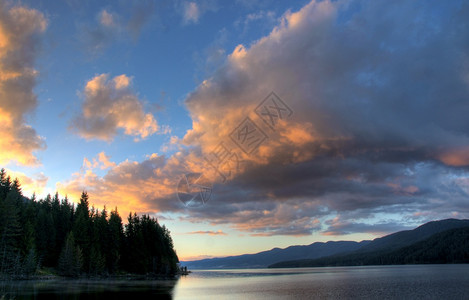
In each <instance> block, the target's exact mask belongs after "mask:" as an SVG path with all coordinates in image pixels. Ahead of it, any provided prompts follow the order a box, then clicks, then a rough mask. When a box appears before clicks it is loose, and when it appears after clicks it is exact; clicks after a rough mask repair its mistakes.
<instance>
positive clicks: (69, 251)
mask: <svg viewBox="0 0 469 300" xmlns="http://www.w3.org/2000/svg"><path fill="white" fill-rule="evenodd" d="M82 266H83V255H82V252H81V249H80V247H79V246H76V245H75V238H74V237H73V232H70V233H69V234H68V235H67V238H66V241H65V245H64V247H63V249H62V252H61V253H60V257H59V267H58V269H59V273H60V274H61V275H62V276H68V277H78V276H79V275H80V271H81V268H82Z"/></svg>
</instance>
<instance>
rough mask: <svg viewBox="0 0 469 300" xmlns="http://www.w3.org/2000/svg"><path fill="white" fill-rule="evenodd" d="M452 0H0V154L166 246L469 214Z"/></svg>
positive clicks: (36, 179) (364, 233)
mask: <svg viewBox="0 0 469 300" xmlns="http://www.w3.org/2000/svg"><path fill="white" fill-rule="evenodd" d="M468 20H469V3H468V2H467V1H462V0H461V1H458V0H454V1H431V0H426V1H410V0H409V1H404V0H403V1H385V0H376V1H365V0H363V1H361V0H334V1H332V0H322V1H319V0H317V1H316V0H313V1H304V0H303V1H271V0H251V1H246V0H237V1H221V0H218V1H217V0H201V1H185V0H181V1H169V0H155V1H150V0H148V1H138V2H137V1H123V0H121V1H76V0H68V1H41V0H39V1H28V0H22V1H7V0H0V149H1V150H0V167H3V168H5V169H6V170H7V172H8V173H9V174H10V175H11V176H12V177H17V178H19V180H20V181H21V183H22V188H23V192H24V194H25V195H27V196H30V195H32V193H33V192H35V193H36V195H37V197H38V198H42V197H45V195H47V194H48V193H50V194H54V193H55V192H58V193H59V195H60V197H61V198H64V197H65V196H67V197H68V198H69V199H70V200H72V201H74V202H77V201H78V200H79V197H80V194H81V193H82V191H87V192H88V194H89V196H90V202H91V203H92V204H93V205H94V206H95V207H96V208H98V209H102V208H103V207H104V206H106V208H107V209H108V210H110V209H113V208H114V207H117V208H118V211H119V213H120V215H121V216H122V217H123V219H124V220H125V219H126V216H127V215H128V214H129V212H136V213H137V214H149V215H151V216H154V217H156V218H158V220H159V222H160V223H161V224H164V225H165V226H167V227H168V229H169V230H170V231H171V233H172V237H173V240H174V244H175V248H176V251H177V253H178V255H179V258H180V259H181V260H190V259H198V258H205V257H216V256H218V257H219V256H228V255H238V254H244V253H255V252H259V251H263V250H268V249H271V248H273V247H287V246H289V245H300V244H310V243H313V242H318V241H328V240H356V241H360V240H364V239H372V238H376V237H379V236H382V235H385V234H388V233H392V232H395V231H398V230H404V229H411V228H414V227H416V226H418V225H420V224H422V223H424V222H428V221H431V220H438V219H445V218H460V219H463V218H468V217H469V21H468Z"/></svg>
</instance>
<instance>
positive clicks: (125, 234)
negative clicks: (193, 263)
mask: <svg viewBox="0 0 469 300" xmlns="http://www.w3.org/2000/svg"><path fill="white" fill-rule="evenodd" d="M178 262H179V260H178V257H177V254H176V252H175V250H174V245H173V241H172V239H171V235H170V232H169V230H168V229H167V228H166V227H165V226H164V225H163V226H160V224H159V223H158V221H157V219H156V218H153V217H150V216H148V215H142V216H137V215H136V214H135V213H134V214H132V213H130V214H129V216H128V218H127V223H126V224H124V223H123V222H122V218H121V217H120V216H119V213H118V211H117V208H115V209H114V210H112V211H111V212H108V211H107V209H106V207H104V208H103V209H102V210H98V209H95V208H94V207H93V206H91V207H90V199H89V196H88V194H87V193H86V192H85V191H84V192H83V193H82V194H81V197H80V201H79V203H78V204H77V205H75V203H73V202H71V201H69V200H68V199H67V197H65V198H63V199H59V195H58V194H57V193H56V194H55V195H54V196H53V197H52V196H51V195H47V196H46V197H45V198H44V199H40V200H38V199H36V196H35V195H33V196H32V197H31V198H28V197H25V196H24V195H23V194H22V191H21V184H20V182H19V180H18V179H14V180H12V179H11V178H10V176H8V175H7V173H6V171H5V170H4V169H1V170H0V278H8V279H22V278H30V277H32V276H38V275H39V276H40V275H44V274H50V275H54V276H57V275H58V276H65V277H83V276H87V277H106V276H111V275H123V274H124V275H125V274H138V275H146V276H173V275H174V274H175V273H176V272H177V269H178V267H177V264H178Z"/></svg>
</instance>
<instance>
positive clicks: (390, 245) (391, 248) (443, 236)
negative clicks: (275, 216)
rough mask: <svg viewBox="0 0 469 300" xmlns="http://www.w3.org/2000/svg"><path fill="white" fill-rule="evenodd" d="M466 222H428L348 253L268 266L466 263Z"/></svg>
mask: <svg viewBox="0 0 469 300" xmlns="http://www.w3.org/2000/svg"><path fill="white" fill-rule="evenodd" d="M468 223H469V221H468V220H454V219H449V220H442V221H435V222H429V223H426V224H424V225H422V226H420V227H418V228H416V229H414V230H410V231H404V232H398V233H394V234H391V235H389V236H386V237H383V238H381V239H376V240H374V241H373V242H371V243H369V244H368V245H366V246H364V247H363V248H361V249H359V250H358V251H353V252H351V253H348V254H340V255H331V256H327V257H323V258H318V259H301V260H290V261H284V262H279V263H276V264H272V265H270V266H269V267H271V268H292V267H323V266H357V265H387V264H418V263H468V262H469V224H468ZM458 227H459V228H458ZM448 228H451V229H448ZM431 232H433V234H431ZM418 234H422V236H425V237H426V238H421V236H418ZM411 237H413V238H414V242H411ZM375 241H376V243H375ZM373 249H378V250H373Z"/></svg>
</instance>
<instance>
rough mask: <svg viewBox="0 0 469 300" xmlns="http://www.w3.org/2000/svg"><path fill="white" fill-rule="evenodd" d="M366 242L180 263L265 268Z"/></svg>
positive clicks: (320, 245) (297, 247) (196, 265)
mask: <svg viewBox="0 0 469 300" xmlns="http://www.w3.org/2000/svg"><path fill="white" fill-rule="evenodd" d="M368 243H369V241H362V242H350V241H340V242H327V243H320V242H317V243H313V244H311V245H305V246H290V247H288V248H285V249H280V248H274V249H271V250H268V251H263V252H259V253H255V254H244V255H239V256H229V257H222V258H211V259H202V260H196V261H186V262H181V263H182V265H184V266H187V267H188V268H189V269H230V268H265V267H267V266H269V265H271V264H273V263H276V262H279V261H284V260H291V259H300V258H301V259H304V258H308V259H314V258H319V257H324V256H328V255H331V254H338V253H342V252H348V251H354V250H357V249H360V248H361V247H363V246H365V245H366V244H368Z"/></svg>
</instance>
